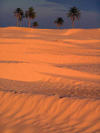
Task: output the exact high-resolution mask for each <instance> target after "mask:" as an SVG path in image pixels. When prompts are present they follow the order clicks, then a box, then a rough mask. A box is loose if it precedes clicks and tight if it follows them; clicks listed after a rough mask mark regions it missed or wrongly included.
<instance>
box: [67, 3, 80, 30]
mask: <svg viewBox="0 0 100 133" xmlns="http://www.w3.org/2000/svg"><path fill="white" fill-rule="evenodd" d="M67 17H68V18H70V19H71V20H72V21H73V23H72V28H74V21H75V20H76V18H77V19H78V20H79V19H80V17H81V13H80V10H79V9H77V7H75V6H74V7H72V8H70V10H69V11H68V13H67Z"/></svg>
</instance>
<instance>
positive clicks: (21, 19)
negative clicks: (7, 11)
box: [19, 11, 25, 27]
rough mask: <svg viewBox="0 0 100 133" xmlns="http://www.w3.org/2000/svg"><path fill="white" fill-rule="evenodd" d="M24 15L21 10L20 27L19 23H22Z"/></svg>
mask: <svg viewBox="0 0 100 133" xmlns="http://www.w3.org/2000/svg"><path fill="white" fill-rule="evenodd" d="M24 17H25V16H24V12H23V11H21V12H20V17H19V21H20V27H21V23H22V21H23V18H24Z"/></svg>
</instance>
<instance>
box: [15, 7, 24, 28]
mask: <svg viewBox="0 0 100 133" xmlns="http://www.w3.org/2000/svg"><path fill="white" fill-rule="evenodd" d="M22 12H23V11H22V9H21V8H17V9H15V11H14V14H15V17H17V27H18V21H19V19H20V18H21V13H22Z"/></svg>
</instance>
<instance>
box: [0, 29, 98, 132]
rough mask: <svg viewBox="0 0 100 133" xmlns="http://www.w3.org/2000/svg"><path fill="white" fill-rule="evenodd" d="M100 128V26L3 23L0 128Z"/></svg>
mask: <svg viewBox="0 0 100 133" xmlns="http://www.w3.org/2000/svg"><path fill="white" fill-rule="evenodd" d="M39 132H40V133H99V132H100V29H64V30H60V29H59V30H58V29H57V30H53V29H32V28H24V27H22V28H18V27H6V28H0V133H39Z"/></svg>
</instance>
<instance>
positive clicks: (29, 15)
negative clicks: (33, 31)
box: [25, 7, 36, 27]
mask: <svg viewBox="0 0 100 133" xmlns="http://www.w3.org/2000/svg"><path fill="white" fill-rule="evenodd" d="M25 16H26V18H29V22H28V27H30V21H31V19H34V18H35V17H36V13H35V12H34V8H33V7H30V8H28V11H26V12H25Z"/></svg>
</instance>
